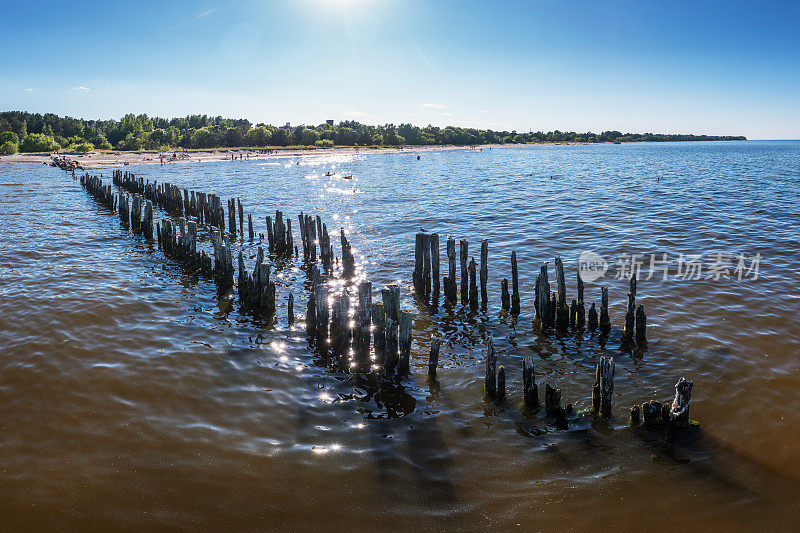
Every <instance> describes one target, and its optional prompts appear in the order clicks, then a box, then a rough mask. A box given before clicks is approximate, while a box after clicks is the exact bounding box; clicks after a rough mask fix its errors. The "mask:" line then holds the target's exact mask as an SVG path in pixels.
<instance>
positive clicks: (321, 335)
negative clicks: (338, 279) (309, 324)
mask: <svg viewBox="0 0 800 533" xmlns="http://www.w3.org/2000/svg"><path fill="white" fill-rule="evenodd" d="M314 302H315V304H316V306H317V312H316V317H317V323H316V333H317V347H318V348H319V350H320V353H323V354H324V353H325V352H326V351H327V348H328V317H329V314H328V288H327V287H326V285H325V283H323V282H322V278H321V275H320V272H319V269H317V268H315V269H314Z"/></svg>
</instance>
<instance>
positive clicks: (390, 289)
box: [381, 285, 400, 370]
mask: <svg viewBox="0 0 800 533" xmlns="http://www.w3.org/2000/svg"><path fill="white" fill-rule="evenodd" d="M381 298H382V299H383V308H384V310H385V311H386V347H385V355H386V357H385V364H384V367H385V368H386V369H387V370H394V369H395V368H396V367H397V364H398V356H399V354H398V326H399V324H400V287H398V286H397V285H388V286H387V287H386V288H385V289H383V290H381Z"/></svg>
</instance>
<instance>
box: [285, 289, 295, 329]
mask: <svg viewBox="0 0 800 533" xmlns="http://www.w3.org/2000/svg"><path fill="white" fill-rule="evenodd" d="M286 307H287V310H286V314H287V319H288V322H289V325H290V326H291V325H292V324H294V294H292V293H291V292H290V293H289V302H288V303H287V306H286Z"/></svg>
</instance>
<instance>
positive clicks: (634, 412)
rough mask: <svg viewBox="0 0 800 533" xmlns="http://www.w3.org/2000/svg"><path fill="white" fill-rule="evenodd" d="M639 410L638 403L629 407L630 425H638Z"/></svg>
mask: <svg viewBox="0 0 800 533" xmlns="http://www.w3.org/2000/svg"><path fill="white" fill-rule="evenodd" d="M639 413H640V410H639V406H638V405H634V406H633V407H631V426H638V425H639V424H640V416H639Z"/></svg>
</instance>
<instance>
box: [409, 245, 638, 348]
mask: <svg viewBox="0 0 800 533" xmlns="http://www.w3.org/2000/svg"><path fill="white" fill-rule="evenodd" d="M414 250H415V251H414V272H413V275H412V277H413V282H414V291H415V293H416V295H417V297H418V298H420V299H421V300H422V301H423V302H430V303H433V304H436V303H438V300H439V267H440V265H439V235H438V234H436V233H432V234H428V233H425V232H420V233H417V235H416V242H415V247H414ZM446 251H447V263H448V273H447V275H446V276H444V278H443V279H442V284H443V285H444V301H445V304H446V305H448V306H455V305H456V304H457V303H458V301H457V299H458V298H457V297H458V289H457V287H458V282H457V280H456V246H455V239H453V238H452V237H449V238H448V239H447V248H446ZM488 255H489V241H488V240H487V239H484V240H482V241H481V247H480V269H479V270H478V268H477V265H476V262H475V258H474V257H472V258H470V257H469V242H468V241H467V239H461V241H460V243H459V259H460V266H461V280H460V281H461V291H460V295H461V305H462V306H468V307H469V309H470V311H472V312H475V311H477V310H478V308H479V307H480V309H481V310H484V311H485V310H486V309H487V308H488V305H489V298H488V280H489V267H488ZM476 272H477V274H476ZM555 275H556V288H557V291H556V292H551V291H550V283H549V278H548V263H546V262H545V263H544V264H542V265H541V268H540V271H539V274H538V275H537V276H536V284H535V296H534V310H535V317H534V322H535V323H536V324H537V325H538V326H539V327H540V328H541V329H542V330H550V329H553V328H555V329H558V330H560V331H564V330H567V329H572V330H573V331H576V332H579V331H583V330H584V328H587V329H588V330H589V331H590V332H592V333H593V332H594V331H595V330H598V329H599V331H600V333H606V334H607V333H608V332H609V331H610V330H611V321H610V319H609V315H608V287H601V288H600V313H599V314H598V312H597V308H596V307H595V303H594V302H592V305H591V307H590V308H589V312H588V316H587V312H586V307H585V304H584V283H583V279H581V274H580V270H579V271H578V273H577V276H578V295H577V298H574V299H573V300H572V301H571V302H568V301H567V289H566V282H565V277H564V265H563V263H562V261H561V258H560V257H556V258H555ZM478 283H480V290H479V286H478ZM635 302H636V277H635V276H632V277H631V280H630V292H629V293H628V310H627V313H626V315H625V328H624V331H623V337H624V338H626V339H629V340H632V339H634V338H635V339H636V341H637V342H639V343H644V342H646V340H647V339H646V335H647V316H646V315H645V312H644V306H642V305H640V306H639V307H638V308H637V307H636V304H635ZM500 309H501V310H502V311H503V312H506V313H510V314H511V315H512V316H518V315H519V314H520V292H519V270H518V266H517V254H516V252H512V253H511V292H509V283H508V279H507V278H503V279H502V281H501V283H500Z"/></svg>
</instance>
